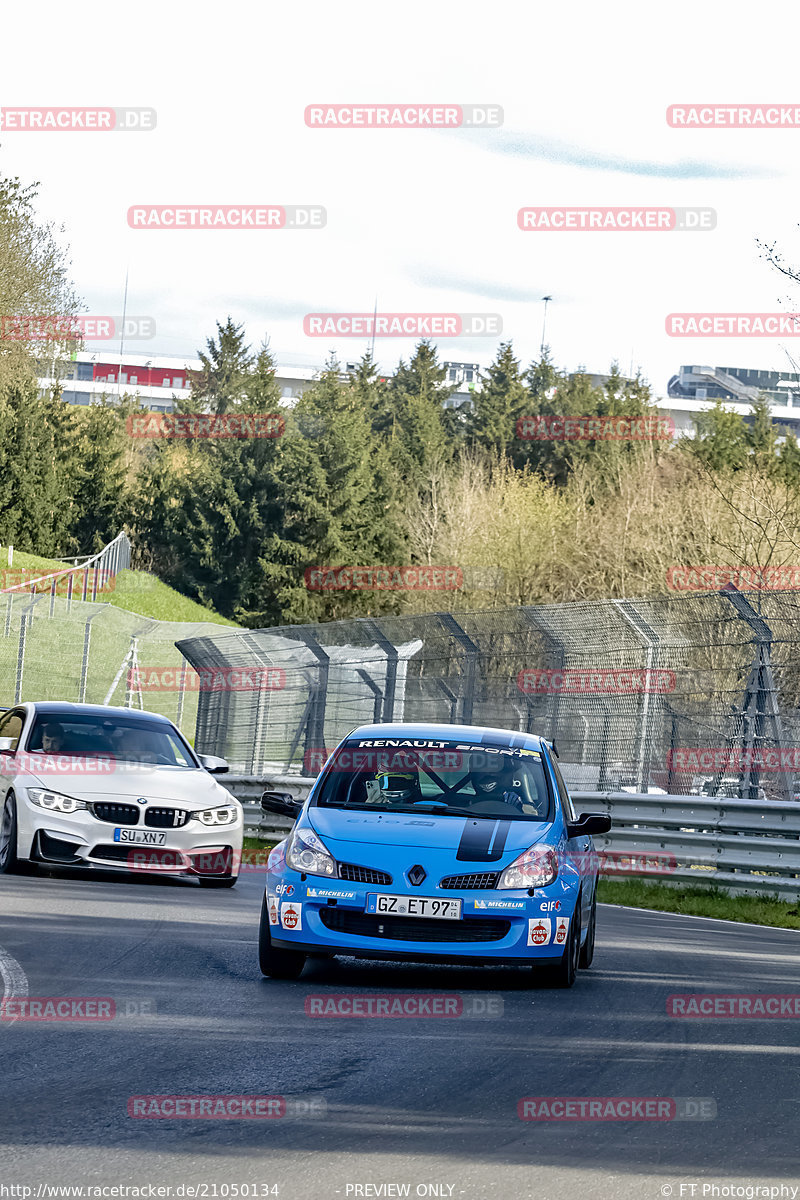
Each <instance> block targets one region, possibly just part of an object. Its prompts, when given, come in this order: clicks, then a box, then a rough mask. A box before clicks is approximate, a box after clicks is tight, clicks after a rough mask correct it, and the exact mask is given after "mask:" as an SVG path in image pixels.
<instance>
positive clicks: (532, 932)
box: [528, 917, 552, 946]
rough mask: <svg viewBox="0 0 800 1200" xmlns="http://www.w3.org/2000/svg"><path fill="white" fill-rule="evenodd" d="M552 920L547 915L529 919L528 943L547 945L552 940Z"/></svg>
mask: <svg viewBox="0 0 800 1200" xmlns="http://www.w3.org/2000/svg"><path fill="white" fill-rule="evenodd" d="M551 925H552V921H550V920H549V919H548V918H545V917H539V918H537V919H535V920H529V921H528V945H529V946H546V945H547V943H548V942H549V941H550V927H551Z"/></svg>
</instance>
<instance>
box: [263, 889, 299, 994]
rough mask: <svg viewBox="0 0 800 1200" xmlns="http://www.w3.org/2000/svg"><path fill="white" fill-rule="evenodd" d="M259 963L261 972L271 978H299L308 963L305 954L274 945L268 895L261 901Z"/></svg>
mask: <svg viewBox="0 0 800 1200" xmlns="http://www.w3.org/2000/svg"><path fill="white" fill-rule="evenodd" d="M258 965H259V966H260V968H261V974H262V975H266V976H268V977H269V978H270V979H297V978H298V977H299V975H300V973H301V971H302V970H303V967H304V966H305V965H306V956H305V954H301V953H300V952H299V951H297V950H278V949H276V947H275V946H273V944H272V938H271V937H270V933H269V912H268V910H267V898H266V896H265V897H264V899H263V900H262V902H261V924H260V925H259V927H258Z"/></svg>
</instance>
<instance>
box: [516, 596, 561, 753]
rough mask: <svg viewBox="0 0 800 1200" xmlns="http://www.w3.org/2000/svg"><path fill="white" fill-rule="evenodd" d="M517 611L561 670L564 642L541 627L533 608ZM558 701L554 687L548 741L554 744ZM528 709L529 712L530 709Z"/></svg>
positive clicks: (551, 693) (556, 690)
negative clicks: (550, 653)
mask: <svg viewBox="0 0 800 1200" xmlns="http://www.w3.org/2000/svg"><path fill="white" fill-rule="evenodd" d="M519 611H520V613H521V614H522V617H523V620H525V621H527V623H528V624H529V625H530V626H531V628H532V629H534V630H535V631H536V633H538V634H539V636H540V637H542V638H544V640H545V641H546V642H547V645H548V648H549V649H550V650H551V651H552V652H553V658H554V659H555V662H554V663H553V666H555V667H556V669H557V670H559V671H563V670H564V669H565V668H566V665H567V656H566V654H565V653H564V643H563V642H560V641H559V640H558V638H556V637H555V635H554V634H553V633H551V632H550V630H548V629H543V628H542V626H541V625H539V624H538V622H537V621H536V618H535V616H534V612H535V609H533V608H532V607H531V606H530V605H526V606H524V607H522V608H520V610H519ZM560 703H561V689H560V688H554V689H552V690H551V692H550V741H551V742H555V744H556V745H558V715H559V712H558V710H559V705H560ZM528 711H529V713H530V709H529V710H528ZM527 732H528V733H530V732H531V727H530V724H529V725H528V729H527Z"/></svg>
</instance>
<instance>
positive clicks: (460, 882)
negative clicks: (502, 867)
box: [439, 871, 500, 891]
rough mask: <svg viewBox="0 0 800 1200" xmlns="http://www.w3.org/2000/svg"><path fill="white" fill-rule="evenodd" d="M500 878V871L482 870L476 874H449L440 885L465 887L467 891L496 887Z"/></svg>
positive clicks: (443, 886)
mask: <svg viewBox="0 0 800 1200" xmlns="http://www.w3.org/2000/svg"><path fill="white" fill-rule="evenodd" d="M499 878H500V872H499V871H481V872H479V873H477V874H475V875H447V876H445V878H444V879H443V880H442V882H441V883H440V884H439V887H442V888H463V889H465V890H467V891H473V890H475V889H477V888H496V887H497V881H498V879H499Z"/></svg>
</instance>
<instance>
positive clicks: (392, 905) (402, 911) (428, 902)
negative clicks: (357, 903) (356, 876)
mask: <svg viewBox="0 0 800 1200" xmlns="http://www.w3.org/2000/svg"><path fill="white" fill-rule="evenodd" d="M367 912H368V913H381V914H382V913H385V914H386V915H387V916H395V917H439V918H440V920H443V921H460V920H461V901H460V900H439V899H437V898H436V897H434V896H385V895H383V894H382V893H375V892H371V893H370V894H369V895H368V896H367Z"/></svg>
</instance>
